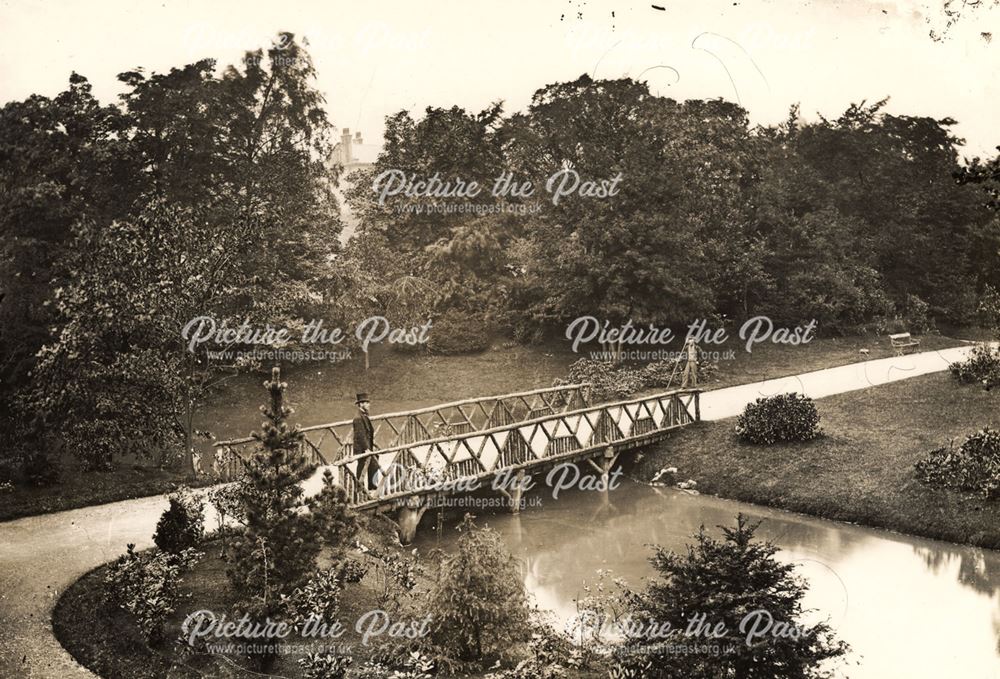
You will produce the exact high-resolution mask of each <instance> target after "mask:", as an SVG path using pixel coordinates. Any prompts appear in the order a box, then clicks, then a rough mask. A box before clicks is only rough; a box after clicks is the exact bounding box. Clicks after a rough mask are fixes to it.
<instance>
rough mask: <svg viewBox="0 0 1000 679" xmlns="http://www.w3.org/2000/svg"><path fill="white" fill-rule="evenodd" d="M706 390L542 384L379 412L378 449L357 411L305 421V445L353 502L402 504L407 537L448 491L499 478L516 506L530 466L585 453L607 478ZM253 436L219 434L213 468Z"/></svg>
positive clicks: (240, 457)
mask: <svg viewBox="0 0 1000 679" xmlns="http://www.w3.org/2000/svg"><path fill="white" fill-rule="evenodd" d="M699 395H700V390H699V389H696V388H682V389H675V390H672V391H666V392H663V393H658V394H652V395H649V396H642V397H638V398H632V399H628V400H624V401H617V402H613V403H599V404H591V403H590V388H589V385H586V384H571V385H566V386H558V387H550V388H546V389H535V390H533V391H526V392H520V393H515V394H506V395H503V396H487V397H483V398H475V399H467V400H464V401H456V402H453V403H445V404H442V405H436V406H432V407H429V408H421V409H418V410H410V411H407V412H400V413H389V414H386V415H377V416H373V417H372V418H371V420H372V425H373V427H374V429H375V446H376V450H373V451H368V452H362V453H360V454H356V453H355V451H353V450H352V443H351V441H352V428H351V421H350V420H345V421H342V422H333V423H330V424H321V425H316V426H312V427H305V428H303V429H302V432H303V434H304V437H303V442H302V449H301V452H302V454H303V455H305V456H306V458H307V460H309V461H310V462H312V463H314V464H316V465H318V466H321V467H327V468H329V469H330V470H331V471H332V472H333V476H334V480H335V481H336V482H337V483H338V484H340V485H341V486H342V487H343V488H344V490H345V491H347V495H348V497H349V498H350V501H351V503H352V505H353V506H355V507H356V508H357V509H359V510H362V511H373V510H388V509H393V510H396V511H398V522H399V526H400V538H401V540H402V541H403V543H404V544H405V543H407V542H409V541H410V540H412V538H413V536H414V535H415V533H416V528H417V524H418V523H419V522H420V518H421V516H422V515H423V513H424V512H425V511H426V510H427V509H428V508H429V507H431V506H434V505H435V504H440V502H441V499H442V498H443V497H444V496H447V495H455V494H460V493H468V492H470V491H471V490H472V489H474V488H488V487H490V486H491V485H495V484H493V483H492V482H493V481H494V480H495V479H497V478H498V477H500V476H501V475H503V476H504V477H505V478H507V479H514V481H512V482H510V483H506V484H504V485H503V486H501V487H498V489H497V491H496V492H500V493H502V494H503V495H505V496H506V497H507V498H508V499H509V501H510V506H511V508H512V510H513V511H515V512H516V511H518V509H519V507H520V501H521V494H522V488H523V483H519V482H520V481H522V480H523V479H524V477H525V475H526V474H533V473H534V472H536V471H540V470H543V469H546V468H551V467H553V466H555V465H557V464H562V463H569V462H572V463H577V462H586V464H589V465H590V466H591V467H592V468H593V470H594V471H595V472H596V473H597V474H600V475H601V476H602V478H603V480H604V483H605V487H606V484H607V479H608V474H609V473H610V471H611V469H612V468H613V466H614V464H615V462H616V461H617V458H618V455H619V453H621V452H622V451H624V450H629V449H633V448H637V447H639V446H644V445H648V444H650V443H653V442H655V441H658V440H660V439H662V438H663V437H664V436H665V435H666V434H667V432H669V431H671V430H673V429H677V428H679V427H683V426H685V425H688V424H691V423H692V422H695V421H698V420H699V419H700V412H699ZM253 446H254V439H252V438H243V439H234V440H231V441H222V442H219V443H218V444H217V447H216V456H215V465H214V469H215V472H216V473H217V474H218V475H219V476H220V477H221V478H222V479H225V480H231V479H233V478H236V477H238V476H239V474H241V473H242V470H243V469H244V467H245V462H244V460H246V459H249V455H250V453H251V452H252V450H253ZM371 465H375V467H376V468H377V470H376V473H375V477H376V478H377V479H378V486H377V488H375V489H367V488H365V479H366V478H367V476H366V474H365V473H364V470H365V469H366V468H368V467H370V466H371Z"/></svg>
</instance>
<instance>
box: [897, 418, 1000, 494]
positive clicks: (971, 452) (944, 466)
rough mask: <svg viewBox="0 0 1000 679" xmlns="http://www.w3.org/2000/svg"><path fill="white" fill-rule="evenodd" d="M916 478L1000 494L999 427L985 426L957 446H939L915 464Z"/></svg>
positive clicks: (929, 482)
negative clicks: (996, 428) (997, 428)
mask: <svg viewBox="0 0 1000 679" xmlns="http://www.w3.org/2000/svg"><path fill="white" fill-rule="evenodd" d="M914 466H915V467H916V474H917V478H918V479H919V480H920V481H922V482H923V483H926V484H929V485H932V486H941V487H944V488H952V489H955V490H963V491H972V492H977V493H980V494H982V496H983V497H985V498H987V499H993V498H996V497H1000V431H997V430H995V429H990V428H989V427H985V428H984V429H981V430H979V431H977V432H976V433H974V434H971V435H969V436H967V437H966V438H965V441H964V442H963V443H962V445H961V446H959V447H958V448H957V449H956V448H955V447H954V446H949V447H947V448H938V449H937V450H932V451H931V452H930V453H928V455H927V457H926V458H924V459H923V460H920V461H919V462H917V463H916V465H914Z"/></svg>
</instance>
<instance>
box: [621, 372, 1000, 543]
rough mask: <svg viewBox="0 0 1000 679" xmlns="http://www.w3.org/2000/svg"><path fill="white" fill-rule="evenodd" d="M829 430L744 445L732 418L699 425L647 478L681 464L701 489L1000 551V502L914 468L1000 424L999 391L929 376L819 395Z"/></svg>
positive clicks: (650, 459) (668, 449) (649, 459)
mask: <svg viewBox="0 0 1000 679" xmlns="http://www.w3.org/2000/svg"><path fill="white" fill-rule="evenodd" d="M816 406H817V409H818V410H819V414H820V418H821V419H820V426H821V427H822V428H823V430H824V433H825V435H824V436H823V437H821V438H819V439H816V440H813V441H809V442H806V443H786V444H778V445H773V446H754V445H749V444H744V443H741V442H739V441H738V440H737V439H736V437H735V434H734V433H733V429H734V427H735V419H733V418H729V419H722V420H720V421H715V422H702V423H700V424H698V425H694V426H692V427H689V428H686V429H684V430H681V431H678V432H676V433H674V434H672V435H671V436H670V437H669V438H667V439H666V440H665V441H663V442H661V443H659V444H657V445H656V446H654V447H651V448H650V449H649V450H647V451H645V454H644V455H643V456H642V458H641V460H639V461H638V462H637V463H636V464H634V465H633V466H632V468H631V470H630V473H631V475H632V476H634V477H635V478H637V479H642V480H647V481H648V480H649V479H651V478H652V477H653V475H654V474H655V473H656V471H657V470H659V469H662V468H664V467H677V468H678V476H679V478H681V479H693V480H695V481H697V483H698V490H699V491H700V492H702V493H709V494H712V495H718V496H720V497H725V498H729V499H733V500H740V501H743V502H751V503H753V504H757V505H764V506H769V507H777V508H780V509H787V510H791V511H795V512H801V513H804V514H811V515H813V516H819V517H823V518H828V519H835V520H837V521H846V522H850V523H859V524H863V525H866V526H873V527H877V528H885V529H889V530H893V531H898V532H900V533H906V534H910V535H918V536H923V537H927V538H933V539H940V540H947V541H949V542H955V543H960V544H969V545H974V546H979V547H988V548H991V549H1000V503H998V502H990V501H986V500H984V499H983V498H981V497H976V496H971V495H968V494H962V493H957V492H954V491H951V490H947V489H941V488H932V487H929V486H927V485H925V484H923V483H920V482H919V481H917V479H916V478H915V476H914V473H913V465H914V463H916V462H917V461H918V460H920V459H922V458H923V457H925V456H926V454H927V453H928V452H929V451H930V450H932V449H934V448H939V447H942V446H947V445H948V444H949V442H950V441H952V440H957V441H958V442H961V440H963V438H964V437H965V435H967V434H971V433H973V432H975V431H977V430H979V429H981V428H982V427H984V426H986V425H989V426H991V427H994V428H995V427H998V426H1000V394H998V393H997V392H995V391H993V392H987V391H985V390H983V389H982V388H981V387H978V386H977V385H962V384H959V383H958V382H957V381H956V380H954V379H953V378H952V377H951V375H949V374H947V373H938V374H933V375H924V376H921V377H915V378H912V379H906V380H902V381H898V382H894V383H892V384H886V385H882V386H876V387H872V388H870V389H864V390H860V391H852V392H849V393H842V394H837V395H833V396H829V397H826V398H823V399H821V400H818V401H816Z"/></svg>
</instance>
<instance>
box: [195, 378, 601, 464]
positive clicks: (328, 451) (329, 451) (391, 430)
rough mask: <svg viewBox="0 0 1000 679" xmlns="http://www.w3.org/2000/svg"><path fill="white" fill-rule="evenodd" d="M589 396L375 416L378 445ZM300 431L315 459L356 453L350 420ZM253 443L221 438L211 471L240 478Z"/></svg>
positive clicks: (531, 397) (537, 392) (552, 409)
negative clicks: (222, 439)
mask: <svg viewBox="0 0 1000 679" xmlns="http://www.w3.org/2000/svg"><path fill="white" fill-rule="evenodd" d="M589 399H590V385H589V384H569V385H563V386H558V387H546V388H542V389H533V390H531V391H522V392H516V393H513V394H503V395H500V396H484V397H479V398H469V399H464V400H461V401H453V402H451V403H443V404H439V405H434V406H429V407H426V408H418V409H416V410H408V411H404V412H397V413H385V414H382V415H374V416H372V418H371V421H372V427H373V428H374V441H375V446H376V448H377V449H379V450H390V449H396V448H398V447H400V446H405V445H407V444H411V443H416V442H419V441H427V440H435V439H440V438H449V437H454V436H456V435H460V434H467V433H471V432H478V431H485V430H490V429H494V428H497V427H502V426H504V425H510V424H513V423H516V422H521V421H525V420H530V419H534V418H538V417H541V416H544V415H554V414H558V413H563V412H567V411H569V410H574V409H578V408H583V407H586V406H587V405H589V402H590V401H589ZM301 431H302V433H303V434H304V438H303V443H302V451H301V452H302V453H303V454H304V455H305V456H306V459H307V461H309V462H310V463H312V464H317V465H324V464H331V463H334V462H336V461H338V460H341V459H344V458H348V457H351V456H352V455H353V454H354V451H353V447H354V443H353V426H352V421H351V420H342V421H339V422H331V423H328V424H319V425H313V426H310V427H303V428H302V430H301ZM255 445H256V441H255V439H254V438H253V437H250V436H248V437H245V438H239V439H232V440H228V441H219V442H218V443H216V444H215V459H214V461H213V464H212V467H213V472H214V473H215V474H216V475H217V476H219V477H220V478H222V479H224V480H231V479H235V478H238V477H239V476H240V475H241V474H242V473H243V471H244V469H245V460H247V459H249V457H250V454H251V453H252V451H253V449H254V447H255Z"/></svg>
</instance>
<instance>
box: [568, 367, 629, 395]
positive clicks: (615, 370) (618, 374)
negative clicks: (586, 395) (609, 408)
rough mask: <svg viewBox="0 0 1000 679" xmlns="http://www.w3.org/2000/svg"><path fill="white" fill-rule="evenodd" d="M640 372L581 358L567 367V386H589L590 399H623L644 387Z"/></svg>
mask: <svg viewBox="0 0 1000 679" xmlns="http://www.w3.org/2000/svg"><path fill="white" fill-rule="evenodd" d="M646 378H647V376H646V375H644V374H643V371H642V370H639V369H636V368H630V367H628V366H622V365H614V364H612V363H609V362H607V361H598V360H595V359H592V358H581V359H578V360H576V361H574V362H573V364H572V365H570V367H569V377H568V383H569V384H580V383H588V384H590V396H591V398H593V399H595V400H598V401H601V400H607V399H619V398H625V397H626V396H628V395H629V394H634V393H635V392H637V391H639V390H640V389H642V388H644V387H645V385H646Z"/></svg>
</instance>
